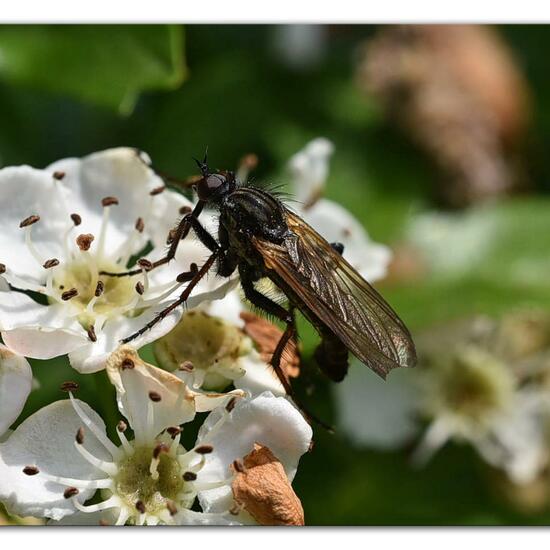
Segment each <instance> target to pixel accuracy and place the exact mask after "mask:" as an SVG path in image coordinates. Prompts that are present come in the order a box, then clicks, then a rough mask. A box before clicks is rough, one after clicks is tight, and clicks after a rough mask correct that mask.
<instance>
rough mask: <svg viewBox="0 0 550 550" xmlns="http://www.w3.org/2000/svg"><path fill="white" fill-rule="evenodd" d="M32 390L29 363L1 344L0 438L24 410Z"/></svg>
mask: <svg viewBox="0 0 550 550" xmlns="http://www.w3.org/2000/svg"><path fill="white" fill-rule="evenodd" d="M31 389H32V371H31V366H30V365H29V363H28V361H27V360H26V359H25V358H24V357H21V356H20V355H17V354H16V353H13V351H11V350H10V349H8V348H7V347H6V346H3V345H2V344H0V438H1V437H2V435H4V434H5V433H6V431H7V430H8V428H9V427H10V426H11V425H12V424H13V423H14V422H15V420H16V419H17V417H18V416H19V414H20V413H21V411H22V410H23V407H24V406H25V402H26V401H27V397H28V396H29V393H30V392H31ZM0 440H1V439H0Z"/></svg>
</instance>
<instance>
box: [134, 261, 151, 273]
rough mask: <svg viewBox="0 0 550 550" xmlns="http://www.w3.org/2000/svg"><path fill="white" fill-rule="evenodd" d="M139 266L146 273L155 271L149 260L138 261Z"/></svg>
mask: <svg viewBox="0 0 550 550" xmlns="http://www.w3.org/2000/svg"><path fill="white" fill-rule="evenodd" d="M137 264H138V265H139V267H141V268H142V269H145V271H151V269H153V263H152V262H150V261H149V260H147V259H146V258H141V259H139V260H138V261H137Z"/></svg>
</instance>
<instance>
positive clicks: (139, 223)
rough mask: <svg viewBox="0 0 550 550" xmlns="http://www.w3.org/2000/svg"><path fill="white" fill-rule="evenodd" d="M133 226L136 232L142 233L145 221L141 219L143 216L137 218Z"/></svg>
mask: <svg viewBox="0 0 550 550" xmlns="http://www.w3.org/2000/svg"><path fill="white" fill-rule="evenodd" d="M135 228H136V231H137V232H138V233H143V230H144V229H145V222H144V221H143V218H138V219H137V220H136V225H135Z"/></svg>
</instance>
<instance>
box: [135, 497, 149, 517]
mask: <svg viewBox="0 0 550 550" xmlns="http://www.w3.org/2000/svg"><path fill="white" fill-rule="evenodd" d="M136 510H137V511H138V512H139V513H140V514H145V512H146V511H147V510H146V509H145V504H143V501H141V500H138V501H136Z"/></svg>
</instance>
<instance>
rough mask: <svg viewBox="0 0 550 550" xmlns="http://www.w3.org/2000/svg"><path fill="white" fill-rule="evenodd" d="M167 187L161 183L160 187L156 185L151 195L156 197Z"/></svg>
mask: <svg viewBox="0 0 550 550" xmlns="http://www.w3.org/2000/svg"><path fill="white" fill-rule="evenodd" d="M165 189H166V186H165V185H161V186H160V187H155V188H154V189H152V190H151V191H150V192H149V195H151V196H152V197H154V196H155V195H160V194H161V193H162V192H163V191H164V190H165Z"/></svg>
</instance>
